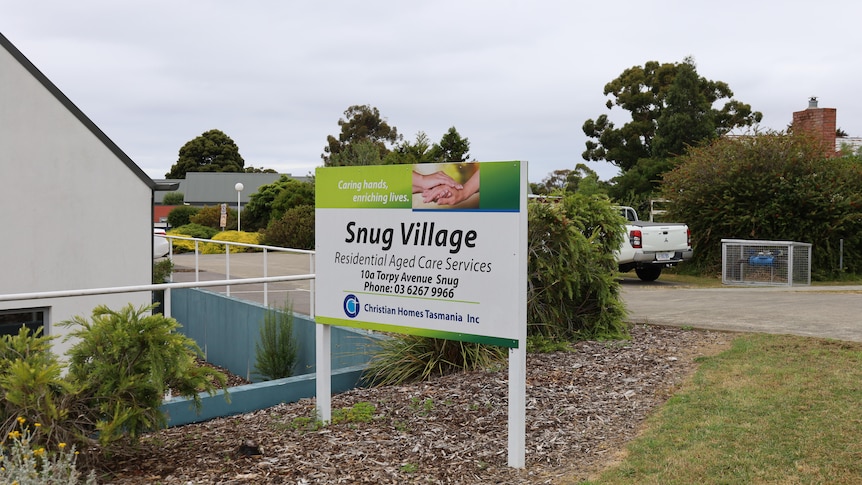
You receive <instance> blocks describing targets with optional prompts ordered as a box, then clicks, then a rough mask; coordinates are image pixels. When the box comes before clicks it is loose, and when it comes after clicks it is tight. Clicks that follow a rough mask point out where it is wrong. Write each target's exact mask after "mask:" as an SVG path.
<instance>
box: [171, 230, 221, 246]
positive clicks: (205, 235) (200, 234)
mask: <svg viewBox="0 0 862 485" xmlns="http://www.w3.org/2000/svg"><path fill="white" fill-rule="evenodd" d="M216 234H218V229H213V228H211V227H207V226H202V225H200V224H186V225H185V226H180V227H177V228H176V229H171V230H170V231H168V235H170V236H187V237H196V238H198V239H212V238H213V237H214V236H215V235H216ZM171 244H173V246H174V252H175V253H179V252H185V251H194V250H195V242H194V241H183V240H179V239H171ZM198 246H200V243H199V244H198Z"/></svg>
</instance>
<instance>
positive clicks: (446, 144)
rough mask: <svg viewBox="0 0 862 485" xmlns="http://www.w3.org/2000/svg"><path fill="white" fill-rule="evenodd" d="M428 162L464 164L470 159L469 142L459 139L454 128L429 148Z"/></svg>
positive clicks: (459, 136)
mask: <svg viewBox="0 0 862 485" xmlns="http://www.w3.org/2000/svg"><path fill="white" fill-rule="evenodd" d="M430 158H431V160H430V161H433V162H438V163H442V162H466V161H467V160H469V159H470V140H468V139H467V138H461V134H460V133H458V130H456V129H455V127H454V126H453V127H451V128H449V131H447V132H446V134H444V135H443V138H441V139H440V143H438V144H436V145H434V146H433V147H432V148H431V153H430Z"/></svg>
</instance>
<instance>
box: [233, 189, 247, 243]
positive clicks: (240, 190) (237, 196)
mask: <svg viewBox="0 0 862 485" xmlns="http://www.w3.org/2000/svg"><path fill="white" fill-rule="evenodd" d="M233 188H234V189H236V230H237V231H240V230H241V229H240V225H239V221H240V218H239V213H240V210H239V194H241V193H242V189H244V188H245V187H244V186H243V185H242V182H237V183H236V185H234V186H233Z"/></svg>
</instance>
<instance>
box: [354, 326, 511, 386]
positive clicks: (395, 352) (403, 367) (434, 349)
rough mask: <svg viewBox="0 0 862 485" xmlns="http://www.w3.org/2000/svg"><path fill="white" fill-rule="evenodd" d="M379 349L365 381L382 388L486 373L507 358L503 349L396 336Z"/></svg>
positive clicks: (366, 373) (369, 365) (450, 341)
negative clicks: (458, 373) (480, 372)
mask: <svg viewBox="0 0 862 485" xmlns="http://www.w3.org/2000/svg"><path fill="white" fill-rule="evenodd" d="M379 345H380V347H379V350H378V351H376V352H375V353H374V355H373V356H372V358H371V360H370V361H369V362H368V368H367V369H366V372H365V375H364V380H365V381H366V382H369V383H372V384H374V385H381V386H382V385H389V384H401V383H404V382H411V381H417V380H427V379H429V378H431V377H434V376H440V375H446V374H451V373H454V372H459V371H468V370H479V369H487V368H490V367H493V366H497V365H500V363H501V362H502V361H503V359H505V358H506V356H507V355H508V350H507V349H506V348H504V347H496V346H493V345H484V344H477V343H472V342H460V341H457V340H444V339H437V338H430V337H419V336H415V335H395V336H393V337H392V338H389V339H384V340H381V341H380V344H379Z"/></svg>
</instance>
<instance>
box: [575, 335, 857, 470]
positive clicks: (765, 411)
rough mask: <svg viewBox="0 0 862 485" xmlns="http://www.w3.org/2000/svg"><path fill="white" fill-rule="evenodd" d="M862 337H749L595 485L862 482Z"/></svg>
mask: <svg viewBox="0 0 862 485" xmlns="http://www.w3.org/2000/svg"><path fill="white" fill-rule="evenodd" d="M860 436H862V344H859V343H850V342H840V341H833V340H825V339H813V338H804V337H795V336H784V335H746V336H743V337H740V338H738V339H737V340H735V341H734V343H733V346H732V348H731V349H730V350H728V351H726V352H723V353H722V354H719V355H717V356H714V357H707V358H702V359H701V366H700V368H699V369H698V371H697V373H696V374H695V376H694V378H693V379H692V381H691V382H690V383H689V384H687V385H686V386H685V387H683V389H681V390H680V392H678V393H677V394H676V395H674V396H673V397H672V398H671V399H670V400H669V401H668V402H667V404H666V405H665V406H663V407H662V408H661V410H659V411H658V412H657V413H656V414H655V415H654V416H653V417H652V418H651V419H650V420H649V421H648V423H647V426H646V429H645V430H644V432H643V433H642V434H641V436H640V437H639V438H637V439H636V440H635V441H633V442H632V443H631V444H630V445H629V446H628V447H627V450H626V455H625V457H624V458H623V459H622V461H620V462H619V463H618V464H616V465H614V466H613V467H611V468H610V469H607V470H605V471H604V472H602V473H601V474H600V475H599V476H598V477H597V478H595V479H594V480H593V481H589V482H582V483H590V484H618V483H625V484H630V483H638V484H692V483H728V484H731V483H734V484H735V483H750V484H756V483H830V484H851V483H853V484H856V483H862V440H860V439H859V437H860Z"/></svg>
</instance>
